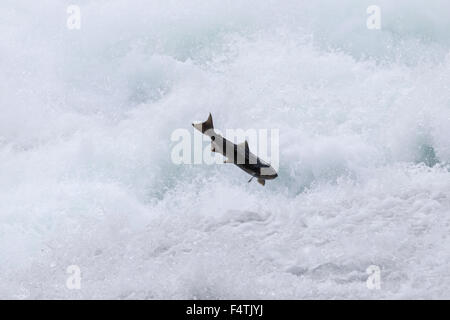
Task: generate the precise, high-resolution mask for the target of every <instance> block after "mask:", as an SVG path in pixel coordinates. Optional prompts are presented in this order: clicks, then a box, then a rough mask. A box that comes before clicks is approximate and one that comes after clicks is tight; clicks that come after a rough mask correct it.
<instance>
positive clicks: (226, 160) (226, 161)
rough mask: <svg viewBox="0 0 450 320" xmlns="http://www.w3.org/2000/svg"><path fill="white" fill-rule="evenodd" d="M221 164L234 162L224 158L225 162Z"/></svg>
mask: <svg viewBox="0 0 450 320" xmlns="http://www.w3.org/2000/svg"><path fill="white" fill-rule="evenodd" d="M223 163H234V162H233V161H231V160H230V159H228V158H226V159H225V160H223Z"/></svg>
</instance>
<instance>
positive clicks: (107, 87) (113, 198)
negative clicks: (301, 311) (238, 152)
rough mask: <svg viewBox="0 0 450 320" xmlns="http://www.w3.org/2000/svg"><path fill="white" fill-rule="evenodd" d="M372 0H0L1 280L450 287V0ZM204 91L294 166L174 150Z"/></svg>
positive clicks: (93, 284)
mask: <svg viewBox="0 0 450 320" xmlns="http://www.w3.org/2000/svg"><path fill="white" fill-rule="evenodd" d="M73 4H75V5H78V6H79V8H80V13H81V25H80V29H79V30H69V29H68V28H67V24H66V20H67V18H68V13H67V7H68V6H69V5H73ZM372 4H373V3H372V1H365V0H364V1H356V0H345V1H339V2H336V1H331V0H329V1H328V0H319V1H300V0H297V1H288V0H286V1H273V0H267V1H264V2H261V1H254V0H249V1H238V0H236V1H231V0H230V1H223V0H220V1H219V0H209V1H200V0H190V1H175V0H172V1H167V0H164V1H163V0H152V1H144V0H132V1H125V0H112V1H106V0H98V1H87V0H79V1H65V0H64V1H60V0H40V1H25V0H19V1H18V0H2V1H1V4H0V17H1V18H0V39H1V41H0V111H1V116H0V298H14V299H33V298H114V299H116V298H120V299H132V298H139V299H142V298H146V299H155V298H158V299H170V298H172V299H179V298H184V299H194V298H195V299H225V298H229V299H241V298H245V299H259V298H265V299H280V298H288V299H298V298H308V299H315V298H328V299H332V298H350V299H351V298H368V299H372V298H373V299H376V298H394V299H395V298H450V268H449V264H450V171H449V168H450V90H449V89H450V37H449V30H450V3H448V1H444V0H430V1H426V2H425V1H419V0H417V1H412V0H409V1H406V0H398V1H395V2H394V1H388V0H378V1H377V5H378V6H379V7H380V8H381V19H382V20H381V21H382V24H381V29H380V30H369V29H367V26H366V19H367V17H368V15H367V12H366V8H367V7H368V6H369V5H372ZM209 112H211V113H212V114H213V116H214V122H215V124H217V126H218V127H219V128H221V129H226V128H243V129H248V128H253V129H264V128H265V129H271V128H274V129H279V137H280V148H279V149H280V168H279V177H278V178H277V179H276V180H274V181H270V182H268V183H266V186H265V187H261V186H260V185H259V184H257V183H250V184H248V183H247V180H248V176H247V175H246V174H245V173H244V172H242V171H241V170H238V169H237V168H236V167H234V166H230V165H176V164H174V163H173V162H172V160H171V150H172V148H173V145H174V143H173V141H171V134H172V133H173V131H174V130H176V129H180V128H181V129H186V130H190V132H193V129H192V127H191V122H193V121H197V120H203V121H204V119H206V117H207V115H208V113H209ZM206 146H207V143H206V142H205V147H206ZM71 265H75V266H77V267H79V269H80V271H81V288H80V289H70V288H68V287H67V279H68V277H69V276H70V274H68V273H67V268H68V267H69V266H71ZM370 266H377V267H379V269H380V271H381V273H380V279H381V288H380V289H379V290H371V289H370V288H368V287H367V283H366V281H367V279H368V276H369V275H368V274H367V272H366V270H367V268H368V267H370Z"/></svg>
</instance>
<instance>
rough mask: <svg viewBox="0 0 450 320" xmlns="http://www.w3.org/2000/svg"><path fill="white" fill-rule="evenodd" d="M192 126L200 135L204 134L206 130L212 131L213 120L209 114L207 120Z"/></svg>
mask: <svg viewBox="0 0 450 320" xmlns="http://www.w3.org/2000/svg"><path fill="white" fill-rule="evenodd" d="M192 126H193V127H194V128H195V129H197V130H198V131H200V132H201V133H205V132H206V131H208V130H214V125H213V120H212V116H211V113H210V114H209V117H208V120H206V121H205V122H201V123H193V124H192Z"/></svg>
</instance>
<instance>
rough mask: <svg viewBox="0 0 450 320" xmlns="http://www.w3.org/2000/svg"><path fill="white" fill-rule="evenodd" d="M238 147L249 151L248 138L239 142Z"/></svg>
mask: <svg viewBox="0 0 450 320" xmlns="http://www.w3.org/2000/svg"><path fill="white" fill-rule="evenodd" d="M238 147H239V148H243V149H244V150H245V151H248V150H249V147H248V142H247V140H245V141H244V142H242V143H239V144H238Z"/></svg>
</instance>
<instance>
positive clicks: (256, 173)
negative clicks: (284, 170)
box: [192, 113, 278, 186]
mask: <svg viewBox="0 0 450 320" xmlns="http://www.w3.org/2000/svg"><path fill="white" fill-rule="evenodd" d="M192 125H193V126H194V128H195V129H197V130H199V131H200V132H201V133H203V134H205V135H207V136H209V137H210V138H211V151H212V152H218V153H220V154H222V155H223V156H224V157H225V158H226V159H225V160H224V162H225V163H234V164H235V165H237V166H238V167H239V168H241V169H242V170H244V171H245V172H247V173H248V174H249V175H251V176H252V177H251V178H250V180H249V181H248V182H250V181H252V179H253V178H257V180H258V182H259V183H260V184H261V185H263V186H264V185H265V184H266V180H273V179H275V178H276V177H278V174H277V172H276V171H275V169H274V168H273V167H272V166H271V165H270V164H268V163H266V162H265V161H263V160H261V159H260V158H258V157H257V156H255V155H254V154H253V153H251V152H250V150H249V147H248V143H247V140H245V141H244V142H242V143H240V144H234V143H233V142H231V141H229V140H227V139H225V138H224V137H222V136H221V135H220V134H218V133H217V132H215V131H214V125H213V120H212V116H211V113H210V114H209V117H208V120H206V121H205V122H202V123H193V124H192Z"/></svg>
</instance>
